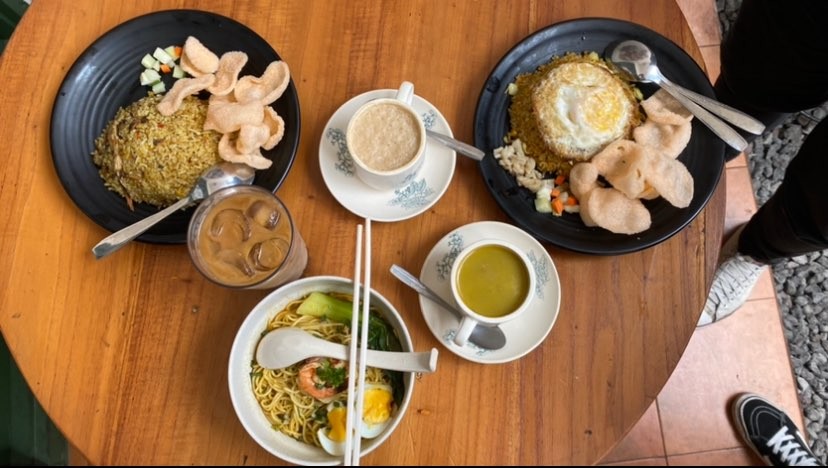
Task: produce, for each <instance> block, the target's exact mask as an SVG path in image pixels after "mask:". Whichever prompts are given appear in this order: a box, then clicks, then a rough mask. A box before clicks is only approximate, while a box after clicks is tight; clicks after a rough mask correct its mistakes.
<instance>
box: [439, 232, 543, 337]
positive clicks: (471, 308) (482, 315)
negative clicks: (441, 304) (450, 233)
mask: <svg viewBox="0 0 828 468" xmlns="http://www.w3.org/2000/svg"><path fill="white" fill-rule="evenodd" d="M484 249H493V250H494V253H495V255H493V256H489V257H488V259H487V260H485V261H484V260H483V258H484V257H477V255H479V254H480V253H482V252H484ZM461 276H463V277H464V278H465V279H466V280H469V279H474V280H475V282H478V283H481V284H480V286H482V289H484V290H485V291H481V290H480V289H477V292H478V293H479V295H480V297H473V296H474V294H475V289H474V288H469V287H464V286H463V284H464V283H461ZM536 282H537V278H536V276H535V269H534V268H533V267H532V263H531V262H530V261H529V257H527V256H526V253H525V252H524V251H522V250H521V249H520V248H519V247H517V246H516V245H514V244H512V243H510V242H506V241H504V240H499V239H482V240H479V241H477V242H474V243H472V244H471V245H469V246H468V247H466V248H465V249H463V250H462V251H461V252H460V254H459V255H458V256H457V258H456V259H455V260H454V263H453V264H452V266H451V294H452V295H453V296H454V300H455V301H456V302H457V305H458V307H459V309H460V311H461V312H462V313H463V319H462V320H461V322H460V328H459V329H458V330H457V333H456V334H455V336H454V343H455V344H456V345H457V346H465V344H466V343H467V342H468V340H469V335H470V334H471V332H472V330H474V327H476V326H478V325H481V326H484V327H485V326H488V327H492V326H497V325H501V324H503V323H506V322H509V321H511V320H517V319H519V318H520V316H521V315H522V314H523V313H524V312H525V311H526V310H527V309H528V308H529V304H531V302H532V299H533V297H534V291H535V284H536ZM466 284H468V283H466ZM484 297H485V299H483V298H484ZM500 299H504V300H503V301H500ZM475 307H477V308H478V309H479V310H475ZM484 309H485V310H484ZM495 311H496V312H495Z"/></svg>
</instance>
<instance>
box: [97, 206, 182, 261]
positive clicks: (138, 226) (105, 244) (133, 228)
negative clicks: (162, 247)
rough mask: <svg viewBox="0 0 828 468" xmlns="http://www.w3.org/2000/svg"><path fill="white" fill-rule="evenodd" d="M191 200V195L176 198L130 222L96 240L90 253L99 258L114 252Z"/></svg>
mask: <svg viewBox="0 0 828 468" xmlns="http://www.w3.org/2000/svg"><path fill="white" fill-rule="evenodd" d="M191 202H192V198H191V197H184V198H182V199H181V200H178V201H177V202H175V203H173V204H172V205H170V206H168V207H166V208H164V209H163V210H161V211H159V212H158V213H155V214H153V215H151V216H147V217H146V218H144V219H142V220H141V221H138V222H137V223H135V224H130V225H129V226H127V227H125V228H123V229H121V230H120V231H118V232H115V233H113V234H110V235H109V236H108V237H106V238H105V239H104V240H102V241H100V242H98V244H97V245H96V246H95V247H93V248H92V253H93V254H95V258H96V259H99V260H100V259H101V258H104V257H106V256H107V255H109V254H111V253H112V252H115V251H116V250H118V249H120V248H121V247H123V246H124V245H126V243H127V242H129V241H131V240H132V239H135V238H136V237H138V236H140V235H141V234H142V233H143V232H144V231H146V230H147V229H149V228H151V227H153V226H154V225H155V224H156V223H158V222H159V221H161V220H162V219H164V218H166V217H167V216H169V215H171V214H172V213H174V212H175V211H176V210H179V209H181V208H184V207H185V206H187V205H189V204H190V203H191Z"/></svg>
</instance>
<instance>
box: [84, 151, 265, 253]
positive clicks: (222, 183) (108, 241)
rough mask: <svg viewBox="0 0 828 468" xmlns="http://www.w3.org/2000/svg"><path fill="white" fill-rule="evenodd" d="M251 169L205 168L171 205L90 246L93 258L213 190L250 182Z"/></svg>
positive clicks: (233, 166)
mask: <svg viewBox="0 0 828 468" xmlns="http://www.w3.org/2000/svg"><path fill="white" fill-rule="evenodd" d="M255 173H256V172H255V171H254V170H253V169H252V168H251V167H250V166H247V165H245V164H236V163H228V162H225V163H220V164H216V165H215V166H213V167H211V168H209V169H207V170H206V171H204V173H203V174H202V175H201V176H200V177H199V179H198V181H197V182H196V184H195V186H194V187H193V189H192V190H191V191H190V194H189V195H187V196H186V197H184V198H182V199H181V200H178V201H177V202H175V203H173V204H172V205H170V206H168V207H166V208H164V209H163V210H161V211H159V212H158V213H155V214H153V215H152V216H147V217H146V218H144V219H142V220H141V221H138V222H137V223H134V224H131V225H129V226H127V227H125V228H123V229H121V230H120V231H118V232H116V233H113V234H111V235H109V236H108V237H106V238H105V239H104V240H102V241H100V242H98V245H96V246H95V247H93V248H92V253H93V254H95V258H96V259H101V258H103V257H106V256H107V255H109V254H111V253H112V252H115V251H116V250H118V249H120V248H121V247H123V246H124V245H126V244H127V242H129V241H131V240H132V239H135V238H136V237H138V236H140V235H141V234H142V233H143V232H144V231H146V230H147V229H149V228H151V227H152V226H154V225H155V224H157V223H158V222H159V221H161V220H162V219H164V218H166V217H167V216H169V215H171V214H173V213H174V212H175V211H177V210H180V209H182V208H185V207H187V206H189V205H191V204H193V203H195V202H197V201H199V200H203V199H205V198H207V196H208V195H210V194H211V193H213V192H217V191H219V190H221V189H223V188H225V187H232V186H234V185H250V184H252V183H253V177H254V176H255Z"/></svg>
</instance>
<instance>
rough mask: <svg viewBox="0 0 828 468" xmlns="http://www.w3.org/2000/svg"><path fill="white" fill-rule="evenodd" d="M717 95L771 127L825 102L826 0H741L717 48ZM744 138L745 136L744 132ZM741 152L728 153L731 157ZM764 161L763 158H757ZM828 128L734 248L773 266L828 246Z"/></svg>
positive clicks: (813, 137)
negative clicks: (719, 50)
mask: <svg viewBox="0 0 828 468" xmlns="http://www.w3.org/2000/svg"><path fill="white" fill-rule="evenodd" d="M721 58H722V73H721V76H720V77H719V79H718V80H717V82H716V95H717V97H718V98H719V99H720V100H722V101H723V102H725V103H727V104H730V105H732V106H733V107H736V108H739V109H742V110H744V111H745V112H747V113H749V114H751V115H753V116H754V117H756V118H757V119H759V120H761V121H762V122H764V123H765V124H766V125H767V127H768V129H772V128H773V127H775V126H776V125H778V124H779V123H781V121H782V120H784V119H785V117H787V116H788V115H790V114H791V113H793V112H797V111H800V110H804V109H809V108H812V107H816V106H818V105H820V104H822V103H823V102H825V101H826V100H828V2H823V1H810V0H788V1H784V2H782V1H778V0H744V2H743V3H742V6H741V9H740V10H739V15H738V17H737V19H736V21H735V22H734V24H733V27H732V28H731V30H730V32H729V33H728V35H727V37H726V38H725V40H724V42H723V43H722V57H721ZM746 136H747V135H746ZM737 154H738V153H737V152H735V151H733V152H730V153H728V154H727V156H728V159H731V158H732V157H735V156H736V155H737ZM756 156H757V157H761V155H756ZM826 167H828V123H826V122H825V121H823V122H821V123H820V124H819V125H817V127H816V128H815V129H814V130H813V131H812V132H811V134H810V135H809V136H808V137H807V138H806V140H805V142H804V143H803V145H802V147H801V149H800V151H799V153H798V154H797V155H796V157H794V159H793V160H792V161H791V163H790V165H789V166H788V168H787V170H786V171H785V178H784V180H783V182H782V184H781V185H780V186H779V188H778V189H777V191H776V193H775V194H774V195H773V197H771V199H770V200H769V201H768V202H767V203H765V205H764V206H762V207H761V208H760V209H759V211H758V212H757V213H756V214H755V215H754V216H753V218H751V220H750V222H748V225H747V226H746V227H745V230H744V231H743V232H742V235H741V238H740V241H739V251H740V252H742V253H744V254H748V255H750V256H752V257H754V258H756V259H757V260H759V261H762V262H766V263H767V262H770V261H771V260H775V259H779V258H787V257H792V256H795V255H801V254H804V253H808V252H814V251H818V250H822V249H825V248H828V177H826V172H828V171H826Z"/></svg>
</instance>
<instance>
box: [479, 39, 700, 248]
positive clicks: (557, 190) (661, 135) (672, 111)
mask: <svg viewBox="0 0 828 468" xmlns="http://www.w3.org/2000/svg"><path fill="white" fill-rule="evenodd" d="M507 91H508V93H509V94H510V95H511V96H512V102H511V105H510V107H509V117H510V120H511V129H510V131H509V133H508V135H506V136H505V137H504V143H505V145H504V146H502V147H500V148H497V149H495V150H494V156H495V158H496V159H497V160H498V163H499V164H500V165H501V166H502V167H503V168H504V169H506V170H507V171H509V172H510V173H511V174H512V175H513V176H515V178H516V180H517V182H518V184H519V185H520V186H522V187H526V188H527V189H529V190H531V191H532V192H534V193H535V208H536V209H537V211H540V212H545V213H551V214H553V215H556V216H561V215H562V214H563V213H565V212H566V213H579V214H580V217H581V219H582V220H583V222H584V224H586V225H587V226H599V227H601V228H604V229H607V230H609V231H611V232H614V233H619V234H635V233H638V232H642V231H644V230H646V229H648V228H649V227H650V224H651V219H650V212H649V211H648V210H647V208H646V207H645V206H644V204H643V203H642V202H641V200H650V199H654V198H656V197H659V196H661V197H663V198H664V199H665V200H667V201H668V202H669V203H670V204H672V205H673V206H676V207H678V208H685V207H687V206H688V205H689V204H690V202H691V200H692V199H693V178H692V176H691V175H690V172H689V171H688V170H687V168H686V167H685V166H684V164H682V163H681V162H680V161H679V160H678V159H677V158H678V156H679V154H681V152H682V151H683V150H684V148H685V146H687V143H688V142H689V141H690V135H691V120H692V118H693V117H692V115H691V114H690V113H689V112H688V111H687V110H686V109H685V108H684V107H683V106H682V105H681V104H680V103H679V102H678V101H676V100H675V99H674V98H673V97H672V96H670V95H669V94H667V93H666V92H665V91H663V90H659V91H657V92H656V93H655V94H653V95H652V96H651V97H649V98H647V99H643V96H642V94H641V91H640V90H638V89H637V88H636V87H634V86H632V84H630V83H629V82H628V81H626V80H625V79H623V78H622V77H621V76H620V75H619V74H618V73H616V71H615V70H614V69H613V68H612V67H611V66H610V65H608V64H607V63H606V62H604V61H603V60H602V59H601V58H600V57H599V56H598V54H596V53H595V52H586V53H583V54H574V53H569V54H566V55H564V56H561V57H556V58H555V59H553V60H552V61H551V62H549V63H547V64H545V65H542V66H541V67H539V68H538V69H537V70H536V71H534V72H532V73H526V74H523V75H520V76H518V77H517V78H516V79H515V81H514V82H513V83H511V84H510V85H509V87H508V90H507Z"/></svg>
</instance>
